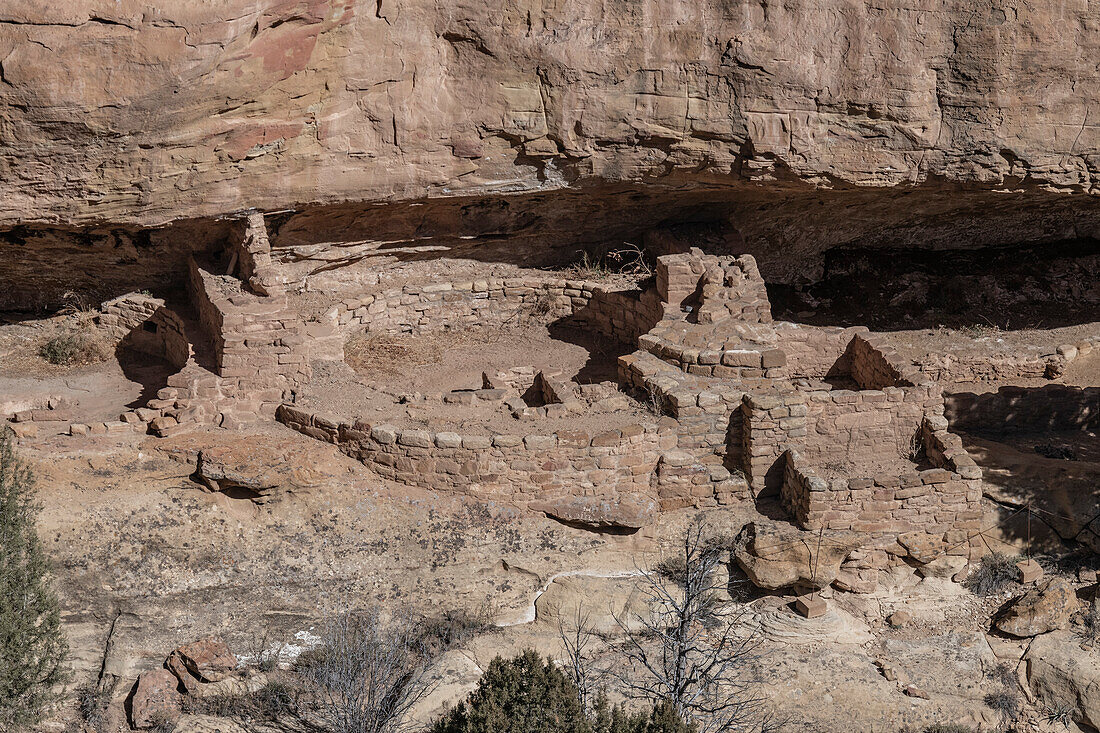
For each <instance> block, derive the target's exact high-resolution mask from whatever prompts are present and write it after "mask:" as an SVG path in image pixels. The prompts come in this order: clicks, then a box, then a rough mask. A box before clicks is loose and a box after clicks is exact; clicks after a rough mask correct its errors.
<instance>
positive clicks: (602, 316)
mask: <svg viewBox="0 0 1100 733" xmlns="http://www.w3.org/2000/svg"><path fill="white" fill-rule="evenodd" d="M659 314H660V302H659V300H658V299H657V296H656V294H655V293H653V292H652V291H647V292H643V293H639V292H637V291H621V290H615V289H613V288H609V287H607V286H606V285H603V284H600V283H596V282H592V281H587V280H565V279H560V278H554V279H539V278H536V277H523V278H512V279H504V280H500V279H486V280H475V281H464V282H453V283H429V284H426V285H408V286H405V287H403V288H398V289H393V290H387V291H383V292H380V293H372V294H369V295H364V296H362V297H360V298H353V299H349V300H345V301H344V302H343V303H341V304H340V305H339V306H338V307H337V308H335V309H334V310H333V311H331V312H330V313H329V316H328V317H329V318H330V319H331V321H332V323H333V324H334V325H335V326H337V327H339V328H340V329H341V330H342V331H344V332H347V331H348V330H351V329H355V328H365V329H367V330H369V331H372V332H390V333H400V332H405V333H422V332H428V331H433V330H441V329H444V328H450V329H459V328H471V327H474V326H477V327H480V328H500V327H503V326H507V325H508V324H512V323H518V322H519V321H520V319H521V318H523V317H524V316H525V315H527V316H534V317H538V318H540V319H551V320H553V319H566V318H569V319H572V321H573V322H574V323H575V324H576V325H577V326H580V327H586V328H590V329H592V330H594V331H596V332H598V333H601V334H603V335H605V336H608V337H610V338H613V339H615V340H616V341H620V342H633V341H634V340H635V339H637V338H638V336H640V335H641V334H643V333H645V332H646V331H648V330H649V329H650V328H652V326H653V324H654V323H656V321H657V319H658V318H659Z"/></svg>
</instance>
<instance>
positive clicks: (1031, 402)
mask: <svg viewBox="0 0 1100 733" xmlns="http://www.w3.org/2000/svg"><path fill="white" fill-rule="evenodd" d="M946 402H947V413H946V414H947V418H948V420H949V421H950V423H951V426H952V427H953V428H954V429H956V430H962V431H964V432H972V433H975V434H978V435H998V434H1000V435H1003V434H1010V433H1042V432H1044V431H1054V430H1097V429H1100V387H1071V386H1066V385H1061V384H1048V385H1044V386H1042V387H1013V386H1009V387H1001V388H1000V389H998V390H997V391H996V392H988V393H982V394H973V393H968V392H956V393H955V394H952V395H949V396H948V397H947V399H946Z"/></svg>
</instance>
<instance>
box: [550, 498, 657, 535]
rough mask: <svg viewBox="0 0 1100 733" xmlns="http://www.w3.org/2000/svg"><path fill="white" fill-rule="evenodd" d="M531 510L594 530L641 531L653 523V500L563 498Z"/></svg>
mask: <svg viewBox="0 0 1100 733" xmlns="http://www.w3.org/2000/svg"><path fill="white" fill-rule="evenodd" d="M530 508H531V509H533V510H535V511H537V512H544V513H545V514H547V515H548V516H551V517H553V518H554V519H558V520H561V521H562V522H566V523H569V524H578V525H581V526H584V527H591V528H593V529H631V530H634V529H640V528H642V527H644V526H646V525H647V524H649V523H650V522H652V521H653V518H654V516H655V515H656V513H657V503H656V502H655V501H653V500H652V499H636V500H634V499H630V498H615V499H613V498H601V497H563V498H561V499H551V500H549V501H542V502H537V503H535V504H531V505H530Z"/></svg>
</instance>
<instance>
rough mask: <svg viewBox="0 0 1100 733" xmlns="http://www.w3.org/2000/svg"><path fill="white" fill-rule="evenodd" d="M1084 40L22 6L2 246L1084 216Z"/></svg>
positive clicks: (344, 10) (1018, 10)
mask: <svg viewBox="0 0 1100 733" xmlns="http://www.w3.org/2000/svg"><path fill="white" fill-rule="evenodd" d="M1098 25H1100V10H1098V9H1097V7H1096V6H1095V5H1094V6H1092V7H1091V8H1090V6H1089V4H1088V3H1087V2H1084V0H1067V1H1066V2H1054V1H1053V0H1045V1H1038V2H1036V1H1033V0H1008V1H1006V2H995V3H992V4H991V3H982V2H975V0H946V1H945V2H935V3H930V2H926V1H925V0H888V1H887V2H870V0H790V1H788V2H783V3H773V2H767V1H766V0H764V1H762V2H756V1H749V2H730V1H729V0H661V1H657V0H613V1H609V0H516V1H514V2H503V3H500V2H471V0H447V2H442V1H440V0H204V2H195V1H194V0H157V1H156V2H151V1H149V0H69V1H68V2H51V1H49V0H13V1H12V2H7V3H4V4H3V7H0V171H2V174H0V222H3V223H7V224H14V223H28V222H50V223H65V224H67V225H84V224H98V223H103V222H115V223H127V224H132V225H141V226H145V225H156V224H160V223H163V222H167V221H170V220H175V219H180V218H188V217H200V216H216V215H220V214H225V213H227V212H232V211H235V210H240V209H245V208H251V207H256V208H261V209H265V210H268V211H273V210H278V209H283V208H291V207H294V208H300V207H302V206H303V205H305V204H309V203H339V202H348V201H366V202H378V201H399V200H415V199H423V198H426V197H429V198H431V197H444V196H455V195H462V196H475V197H484V196H486V195H490V194H492V195H496V194H503V193H518V192H532V191H542V190H554V189H560V188H563V187H576V186H584V185H592V184H606V183H608V182H611V183H615V182H624V181H631V182H637V181H644V182H647V183H651V184H652V183H664V184H667V185H668V186H669V187H672V188H676V189H679V190H683V188H684V187H706V188H711V189H713V188H715V187H725V186H731V185H737V186H744V185H745V184H746V182H757V183H763V184H766V188H765V189H764V190H765V191H767V190H771V189H772V188H773V187H776V186H777V185H779V184H780V183H782V184H783V186H784V187H785V188H787V189H789V188H790V187H792V186H793V187H795V188H796V189H799V190H802V191H803V192H806V191H812V189H813V187H820V186H832V187H843V186H844V185H846V184H859V185H862V186H876V187H881V186H897V185H901V184H924V186H925V187H928V186H929V185H931V186H932V187H933V188H938V187H943V186H944V185H945V183H952V184H960V185H966V186H971V185H975V184H976V185H977V186H979V187H980V188H982V189H986V190H988V189H992V188H1004V189H1006V190H1019V189H1029V188H1032V189H1033V188H1035V187H1043V188H1048V189H1057V190H1062V191H1074V192H1081V191H1091V190H1092V189H1093V187H1094V185H1095V180H1096V177H1097V174H1098V171H1100V157H1098V155H1097V153H1098V148H1100V112H1098V111H1097V110H1096V109H1094V108H1093V107H1095V106H1096V105H1095V104H1094V102H1093V100H1095V99H1097V97H1098V95H1100V71H1098V69H1097V67H1096V64H1095V61H1094V60H1095V58H1097V56H1098V51H1100V33H1098V32H1097V26H1098ZM758 195H759V194H758Z"/></svg>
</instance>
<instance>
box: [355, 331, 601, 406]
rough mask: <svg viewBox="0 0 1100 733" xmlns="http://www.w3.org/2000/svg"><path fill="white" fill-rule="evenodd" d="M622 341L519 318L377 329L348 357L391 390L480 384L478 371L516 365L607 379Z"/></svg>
mask: <svg viewBox="0 0 1100 733" xmlns="http://www.w3.org/2000/svg"><path fill="white" fill-rule="evenodd" d="M621 351H622V349H621V347H616V345H614V344H609V343H607V340H606V339H601V338H600V337H599V336H596V335H593V334H590V333H587V332H585V331H583V330H581V329H577V328H561V327H557V326H555V327H553V333H552V334H551V329H550V328H549V327H547V326H546V325H544V324H539V323H527V324H519V325H517V327H515V328H503V329H480V328H477V329H469V330H464V331H437V332H432V333H427V334H416V335H414V334H395V335H388V334H377V335H373V334H372V335H366V336H360V337H353V338H352V339H350V340H349V341H348V343H347V345H346V346H345V348H344V353H345V357H346V359H347V362H348V364H349V365H351V367H352V368H353V369H355V371H356V372H358V373H359V374H360V375H362V376H363V377H364V378H365V379H367V380H368V381H371V382H379V383H383V384H385V385H386V386H387V387H388V388H390V389H392V390H395V391H402V390H404V391H410V392H413V391H419V392H446V391H449V390H452V389H480V388H481V386H482V380H481V375H482V373H483V372H487V373H489V374H490V375H493V374H495V373H496V372H498V371H507V370H508V369H510V368H512V367H517V366H533V367H535V369H536V370H550V371H559V372H561V378H562V379H567V380H576V381H579V382H582V383H583V382H602V381H612V380H614V379H615V377H616V375H617V362H616V359H617V358H618V356H619V354H620V353H621Z"/></svg>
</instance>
